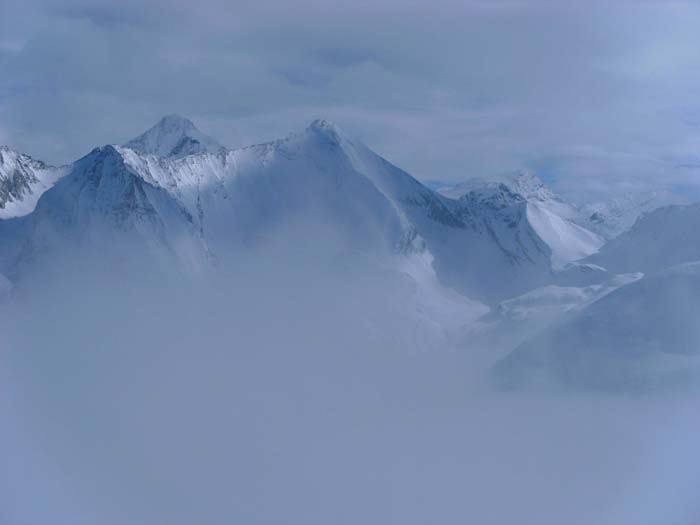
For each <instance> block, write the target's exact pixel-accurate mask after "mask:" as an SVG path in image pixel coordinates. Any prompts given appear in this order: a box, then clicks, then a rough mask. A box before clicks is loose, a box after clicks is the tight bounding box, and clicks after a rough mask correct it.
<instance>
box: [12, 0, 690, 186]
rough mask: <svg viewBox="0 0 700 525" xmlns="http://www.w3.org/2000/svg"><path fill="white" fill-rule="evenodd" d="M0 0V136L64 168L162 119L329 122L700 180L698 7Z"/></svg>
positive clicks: (410, 149)
mask: <svg viewBox="0 0 700 525" xmlns="http://www.w3.org/2000/svg"><path fill="white" fill-rule="evenodd" d="M250 4H252V2H236V1H225V0H199V1H196V2H192V1H182V0H179V1H172V2H165V1H130V0H126V1H125V0H60V1H59V0H2V1H0V143H6V144H9V145H11V146H13V147H15V148H18V149H20V150H22V151H24V152H26V153H29V154H31V155H32V156H35V157H37V158H40V159H43V160H45V161H47V162H51V163H63V162H69V161H71V160H74V159H75V158H77V157H79V156H81V155H83V154H85V153H86V152H88V151H89V150H90V149H91V148H92V147H94V146H96V145H101V144H105V143H121V142H124V141H126V140H128V139H129V138H131V137H133V136H135V135H138V134H139V133H140V132H142V131H143V130H144V129H146V128H147V127H149V126H150V125H152V124H153V123H154V122H155V121H156V120H157V119H158V118H159V117H160V116H162V115H163V114H166V113H180V114H183V115H186V116H188V117H190V118H191V119H193V120H194V121H195V123H197V125H198V126H199V127H200V128H201V129H202V130H203V131H205V132H207V133H209V134H210V135H212V136H214V137H215V138H217V139H219V140H220V141H221V142H222V143H224V144H226V145H228V146H231V147H236V146H244V145H248V144H251V143H256V142H262V141H266V140H270V139H275V138H279V137H281V136H283V135H285V134H287V133H289V132H291V131H294V130H298V129H301V128H303V127H304V126H306V125H307V124H308V123H309V122H310V121H311V120H312V119H314V118H316V117H325V118H328V119H331V120H333V121H334V122H336V123H337V124H339V125H340V126H341V127H342V128H344V129H345V130H346V131H348V132H350V133H351V134H353V135H355V136H357V137H359V138H360V139H362V140H363V141H364V142H365V143H367V144H368V145H369V146H370V147H372V148H373V149H374V150H375V151H377V152H378V153H380V154H382V155H383V156H385V157H387V158H388V159H389V160H391V161H392V162H394V163H395V164H398V165H399V166H400V167H402V168H404V169H406V170H407V171H409V172H411V173H412V174H414V175H415V176H416V177H418V178H421V179H439V180H459V179H464V178H467V177H473V176H485V175H489V174H499V173H503V172H506V171H511V170H516V169H521V168H529V169H533V170H535V171H536V172H538V173H539V174H541V175H542V176H543V177H544V178H545V179H546V180H548V181H551V182H553V183H554V184H555V185H556V187H557V188H558V189H559V190H560V191H563V192H565V193H567V194H569V195H574V196H578V197H581V196H583V195H588V194H606V193H607V192H610V191H618V190H623V189H626V188H636V187H644V186H648V185H658V184H662V185H673V187H675V188H692V187H696V188H697V187H698V183H697V182H696V181H698V180H700V2H698V1H672V0H663V1H642V0H638V1H634V2H625V1H621V0H615V1H605V2H599V3H596V2H591V1H585V2H583V1H581V2H579V1H566V0H558V1H556V2H546V1H541V0H528V1H518V0H513V1H508V0H504V1H498V0H495V1H486V0H483V1H478V0H473V1H472V0H461V1H449V0H448V1H446V0H433V1H431V2H428V1H424V2H416V1H410V0H409V1H404V0H402V1H399V0H371V1H369V0H355V1H353V2H340V1H332V2H320V1H318V2H314V1H307V0H303V1H301V2H292V1H291V0H284V1H281V0H280V1H275V2H256V4H257V6H256V7H252V6H251V5H250Z"/></svg>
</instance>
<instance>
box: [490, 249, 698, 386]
mask: <svg viewBox="0 0 700 525" xmlns="http://www.w3.org/2000/svg"><path fill="white" fill-rule="evenodd" d="M698 318H700V262H694V263H687V264H683V265H679V266H675V267H672V268H670V269H668V270H665V271H663V272H661V273H659V274H657V275H654V276H651V277H645V278H643V279H640V280H638V281H636V282H633V283H631V284H628V285H626V286H623V287H621V288H619V289H617V290H615V291H613V292H612V293H610V294H608V295H606V296H605V297H603V298H602V299H600V300H598V301H596V302H594V303H593V304H591V305H590V306H588V307H587V308H585V309H584V310H582V311H580V312H578V313H577V314H575V315H573V316H571V317H570V318H568V319H566V320H565V321H563V322H561V323H558V324H556V325H555V326H553V327H551V328H549V329H547V330H545V331H544V332H543V333H541V334H539V335H537V336H535V337H534V338H532V339H531V340H529V341H527V342H525V343H523V344H522V345H520V346H519V347H518V348H517V349H516V350H515V351H514V352H513V353H511V354H510V355H509V356H508V357H506V358H505V359H504V360H503V361H502V362H501V363H500V364H499V365H498V367H497V369H496V371H497V374H498V376H499V378H500V379H501V380H503V381H505V382H506V383H507V384H510V385H517V384H522V383H528V384H530V383H541V382H543V381H544V382H550V381H551V380H554V381H556V382H557V383H560V384H563V385H566V386H572V385H573V386H577V387H584V388H588V387H595V388H603V389H615V390H644V389H648V388H655V387H661V386H664V387H665V386H672V387H679V386H682V385H684V384H685V382H686V381H693V380H697V379H698V377H700V375H699V374H700V346H698V341H700V325H698V323H697V319H698Z"/></svg>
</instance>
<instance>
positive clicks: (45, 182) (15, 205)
mask: <svg viewBox="0 0 700 525" xmlns="http://www.w3.org/2000/svg"><path fill="white" fill-rule="evenodd" d="M67 170H68V168H67V167H60V168H57V167H54V166H48V165H46V164H44V163H43V162H41V161H38V160H34V159H32V158H31V157H30V156H29V155H24V154H23V153H19V152H17V151H15V150H12V149H10V148H8V147H7V146H0V220H1V219H9V218H12V217H21V216H23V215H27V214H28V213H31V212H32V211H33V210H34V207H35V206H36V203H37V201H38V200H39V197H41V195H42V194H43V193H44V192H45V191H46V190H48V189H49V188H50V187H51V186H53V185H54V184H55V183H56V181H57V180H58V179H60V178H61V176H63V175H64V174H65V173H66V172H67Z"/></svg>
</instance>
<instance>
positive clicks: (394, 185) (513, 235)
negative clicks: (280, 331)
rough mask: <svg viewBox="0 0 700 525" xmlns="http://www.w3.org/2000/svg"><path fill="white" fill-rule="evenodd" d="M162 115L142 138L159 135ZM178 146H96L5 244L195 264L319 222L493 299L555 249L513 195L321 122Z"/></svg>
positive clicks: (32, 250) (526, 282) (349, 244)
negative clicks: (437, 188) (412, 167)
mask: <svg viewBox="0 0 700 525" xmlns="http://www.w3.org/2000/svg"><path fill="white" fill-rule="evenodd" d="M172 119H173V118H172V117H166V118H165V119H164V120H162V121H161V122H160V123H159V124H157V125H156V126H155V127H154V128H153V129H152V130H149V131H148V132H146V133H145V134H144V135H143V136H142V137H154V136H159V131H158V130H160V129H161V128H163V127H164V123H168V122H170V121H171V120H172ZM175 120H176V122H178V123H180V124H182V123H183V120H184V119H175ZM165 127H167V126H165ZM176 127H177V126H176ZM179 129H186V130H189V129H190V126H189V125H188V124H186V123H185V124H182V126H180V128H179ZM154 130H156V131H154ZM170 136H171V135H168V137H170ZM172 136H180V135H179V134H178V133H175V134H173V135H172ZM180 142H181V141H180V140H174V141H159V140H156V139H153V140H151V139H148V140H145V139H144V140H138V141H136V142H133V141H132V142H130V143H129V144H128V146H129V147H126V146H125V147H119V146H105V147H103V148H98V149H96V150H94V151H93V152H91V153H90V154H89V155H87V156H86V157H84V158H83V159H81V160H79V161H78V162H76V163H75V165H74V166H73V168H72V170H71V171H70V173H69V174H68V175H66V176H65V177H64V179H63V180H61V181H60V182H59V183H58V184H57V185H56V186H55V187H54V188H52V189H51V190H50V191H48V192H47V193H46V194H45V195H44V197H43V198H42V199H41V200H40V201H39V204H38V206H37V209H36V211H35V213H33V214H31V216H29V217H27V218H26V220H24V221H19V222H18V223H17V224H15V225H12V226H7V225H6V226H4V229H5V230H7V229H9V230H11V234H6V235H5V237H8V238H12V239H18V238H19V239H21V240H22V246H21V247H20V248H17V246H16V244H15V246H14V248H13V250H14V251H17V252H19V253H21V256H20V257H19V258H20V259H21V260H24V261H26V260H35V259H36V258H37V257H41V255H42V254H47V253H50V252H51V250H52V249H56V248H57V247H59V246H61V245H64V244H65V243H66V240H69V241H71V242H74V241H76V240H78V239H79V240H80V242H91V243H93V242H104V241H105V240H106V239H111V238H112V237H113V234H114V232H118V233H119V235H120V236H122V237H127V236H129V237H130V238H131V240H135V239H141V240H142V241H144V242H145V243H146V245H147V246H149V247H150V248H151V249H153V248H155V247H158V248H163V249H164V251H165V252H167V253H172V254H175V255H176V256H177V257H178V258H179V259H183V260H184V261H185V262H186V263H187V264H188V265H195V266H197V265H199V264H206V261H209V260H216V259H217V258H221V257H225V256H226V255H227V254H230V253H231V252H235V251H236V250H240V249H245V248H246V247H250V246H254V245H255V244H256V243H260V242H263V241H265V240H268V239H270V238H271V237H273V236H275V235H276V234H278V233H279V232H280V231H283V230H284V229H287V233H289V232H290V231H292V225H294V226H295V227H296V229H295V230H294V235H304V232H305V231H306V232H307V234H308V232H309V231H313V230H314V228H316V229H318V227H320V226H322V227H323V228H324V230H325V232H326V233H329V234H330V235H331V236H332V237H333V238H334V239H335V240H336V241H337V244H338V245H340V246H342V247H343V249H359V250H363V251H367V252H376V253H391V254H397V253H402V254H405V255H410V254H420V253H427V254H429V259H430V260H431V261H432V267H433V268H434V270H435V272H436V273H437V276H438V277H439V279H440V281H441V282H442V283H444V284H446V285H448V286H451V287H453V288H455V289H456V290H458V291H459V292H461V293H463V294H465V295H467V296H468V297H473V298H477V299H482V300H486V301H489V302H491V301H497V300H501V299H504V298H506V297H510V296H513V295H516V294H519V293H523V292H525V291H527V290H529V289H531V288H533V287H535V286H540V285H543V284H546V283H547V282H548V280H549V279H550V278H551V264H550V258H551V249H550V248H549V246H548V245H547V244H546V243H545V242H544V241H543V240H542V238H541V237H540V236H539V235H538V233H537V231H536V230H535V229H534V228H533V227H532V224H531V221H530V220H528V204H527V202H526V201H525V200H524V199H523V198H522V197H520V196H519V195H517V194H514V193H512V192H510V191H496V192H492V193H490V194H488V195H487V194H479V195H474V194H469V195H465V196H463V197H462V198H460V199H450V198H447V197H445V196H443V195H440V194H438V193H436V192H434V191H432V190H430V189H428V188H426V187H425V186H423V185H422V184H421V183H419V182H418V181H417V180H416V179H414V178H413V177H411V176H410V175H408V174H407V173H405V172H404V171H402V170H401V169H399V168H397V167H395V166H393V165H392V164H390V163H389V162H387V161H386V160H384V159H382V158H381V157H379V156H378V155H376V154H374V153H373V152H372V151H371V150H369V148H367V147H366V146H364V145H363V144H361V143H360V142H358V141H356V140H354V139H352V138H350V137H348V136H347V135H346V134H344V133H343V132H342V131H341V130H340V129H339V128H337V127H336V126H334V125H333V124H331V123H329V122H327V121H322V120H319V121H315V122H313V123H312V124H311V125H310V126H309V127H308V128H307V129H305V130H303V131H302V132H300V133H294V134H292V135H290V136H289V137H287V138H285V139H282V140H279V141H275V142H271V143H267V144H261V145H257V146H251V147H248V148H242V149H238V150H231V151H229V150H224V149H221V148H217V149H216V150H215V151H204V152H200V151H198V152H196V153H193V154H189V155H184V156H183V155H182V153H183V152H184V150H183V149H182V148H173V147H171V145H172V144H175V143H180ZM137 143H138V144H137ZM144 144H148V145H149V146H148V147H145V146H143V145H144ZM142 146H143V147H142ZM161 146H163V147H161ZM144 152H146V153H144ZM154 152H155V153H158V154H159V155H155V154H153V153H154ZM303 225H306V227H307V228H306V230H305V229H304V227H303ZM20 230H22V232H25V233H26V235H25V233H18V232H19V231H20ZM105 232H108V233H109V234H106V233H105ZM130 233H135V235H130ZM124 234H129V235H124ZM287 237H290V236H289V235H288V236H287ZM291 237H292V238H293V236H291ZM112 244H113V243H112ZM10 251H11V250H10ZM202 261H205V262H204V263H203V262H202ZM6 271H7V270H6Z"/></svg>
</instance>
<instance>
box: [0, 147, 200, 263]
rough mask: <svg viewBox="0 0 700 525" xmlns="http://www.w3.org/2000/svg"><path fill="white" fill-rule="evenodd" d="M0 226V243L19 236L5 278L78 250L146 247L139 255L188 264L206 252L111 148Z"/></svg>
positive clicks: (173, 204)
mask: <svg viewBox="0 0 700 525" xmlns="http://www.w3.org/2000/svg"><path fill="white" fill-rule="evenodd" d="M0 226H2V227H3V228H0V232H2V233H3V234H4V235H3V236H4V237H6V238H8V239H12V238H13V237H14V238H15V239H17V238H20V241H19V242H17V241H15V245H18V244H19V255H18V260H17V261H15V265H12V267H11V268H10V271H12V272H16V271H17V269H18V268H17V267H21V266H22V265H25V264H32V263H35V262H41V263H42V264H47V263H49V261H50V260H51V257H52V256H57V255H67V254H70V253H78V252H76V250H79V249H88V250H96V251H98V252H99V253H104V254H105V255H106V254H107V252H111V253H112V255H118V256H120V257H128V250H125V249H124V248H126V247H131V246H132V245H133V244H136V245H138V246H141V247H145V248H146V249H145V250H143V251H144V253H146V252H149V253H152V254H157V255H166V254H170V255H176V256H178V258H179V259H180V260H181V261H183V262H186V263H188V264H197V263H198V262H199V261H200V260H201V259H202V258H203V256H204V255H205V254H206V249H205V246H204V243H203V240H202V239H201V237H200V236H199V235H198V234H197V230H196V228H195V227H194V225H193V220H192V217H191V215H190V214H189V213H188V212H187V210H186V209H185V208H184V207H183V206H182V205H180V204H179V203H178V202H177V201H176V200H174V199H173V198H172V197H171V196H170V195H169V194H168V193H167V192H166V191H164V190H163V189H162V188H159V187H157V186H154V185H152V184H150V183H148V182H147V181H145V180H144V179H143V178H141V177H140V176H139V175H138V174H137V173H135V172H134V171H133V170H132V169H131V168H130V167H129V166H127V165H126V163H125V162H124V158H123V157H122V155H121V154H120V152H119V150H118V149H116V148H115V147H113V146H105V147H102V148H97V149H95V150H93V151H92V152H91V153H89V154H88V155H86V156H85V157H83V158H82V159H80V160H78V161H77V162H75V164H74V165H73V166H72V169H71V171H70V172H69V173H68V174H67V175H66V176H64V177H63V178H62V179H61V180H60V181H59V182H58V183H57V184H56V185H55V186H54V187H52V188H51V189H50V190H48V191H47V192H45V193H44V195H43V196H42V197H41V199H39V202H38V204H37V207H36V209H35V211H34V212H33V213H32V214H30V215H28V216H26V217H24V218H22V219H16V220H14V221H12V222H8V223H7V224H5V225H0ZM22 234H23V235H24V238H21V237H22ZM42 257H43V259H42ZM78 257H79V256H78ZM49 264H50V263H49Z"/></svg>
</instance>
